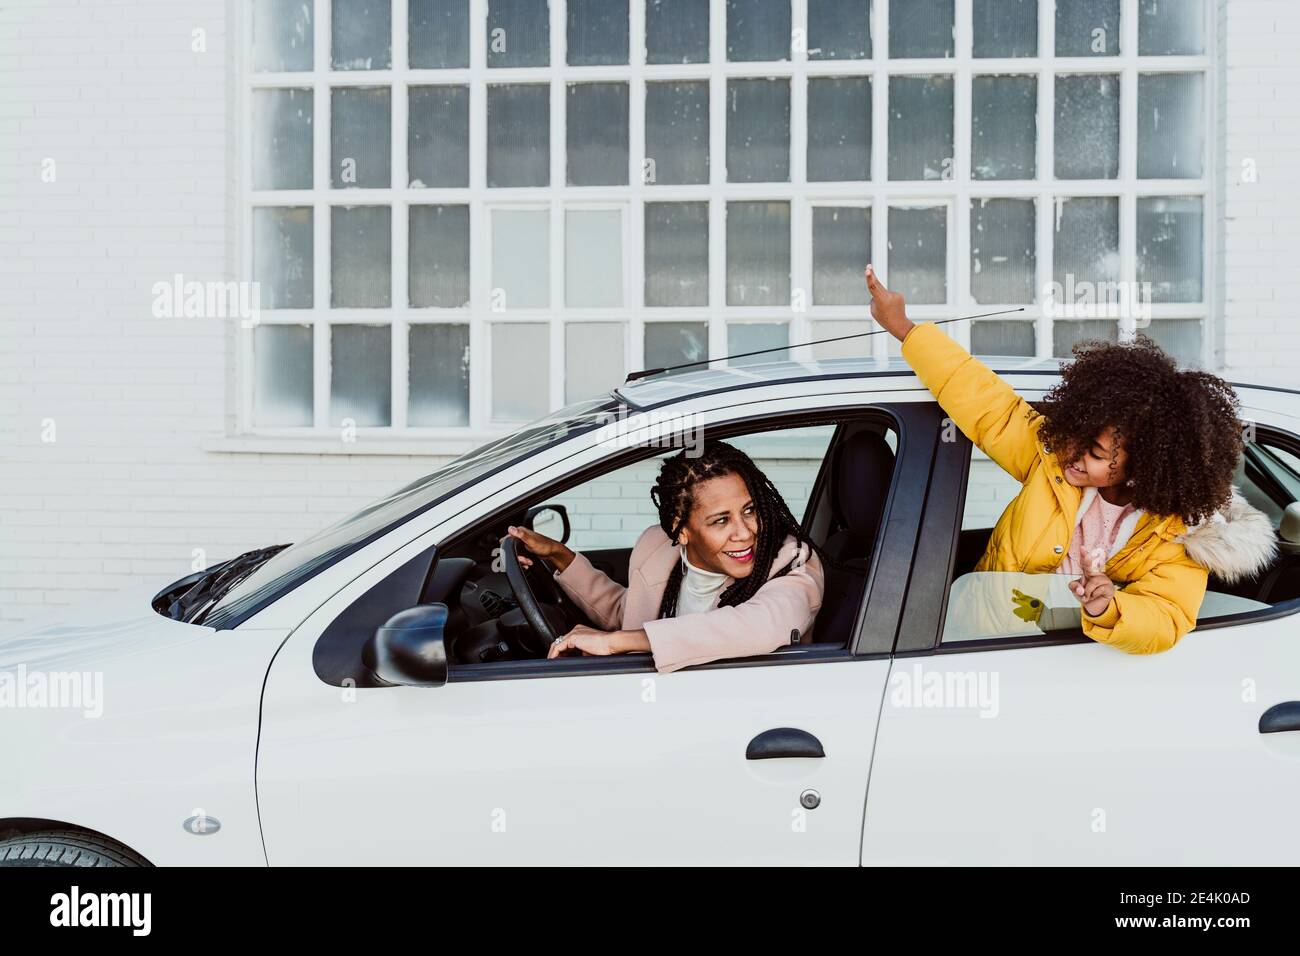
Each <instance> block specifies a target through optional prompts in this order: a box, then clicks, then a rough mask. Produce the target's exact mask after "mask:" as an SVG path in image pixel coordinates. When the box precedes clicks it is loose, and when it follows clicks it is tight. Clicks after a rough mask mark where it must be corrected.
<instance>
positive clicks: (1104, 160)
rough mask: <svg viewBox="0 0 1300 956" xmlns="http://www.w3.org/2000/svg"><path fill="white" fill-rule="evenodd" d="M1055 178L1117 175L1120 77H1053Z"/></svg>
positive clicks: (1107, 75) (1111, 177)
mask: <svg viewBox="0 0 1300 956" xmlns="http://www.w3.org/2000/svg"><path fill="white" fill-rule="evenodd" d="M1055 136H1056V139H1055V143H1056V145H1055V153H1056V178H1057V179H1114V178H1115V177H1116V176H1118V175H1119V77H1118V76H1115V75H1113V74H1110V73H1102V74H1077V75H1071V76H1058V77H1057V78H1056V131H1055Z"/></svg>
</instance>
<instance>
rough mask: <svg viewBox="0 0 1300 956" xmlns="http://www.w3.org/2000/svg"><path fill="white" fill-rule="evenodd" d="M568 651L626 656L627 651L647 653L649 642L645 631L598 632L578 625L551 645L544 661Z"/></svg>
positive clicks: (593, 654) (596, 655) (595, 654)
mask: <svg viewBox="0 0 1300 956" xmlns="http://www.w3.org/2000/svg"><path fill="white" fill-rule="evenodd" d="M570 650H576V651H581V652H582V653H583V654H586V655H590V656H595V657H604V656H606V655H608V654H626V653H627V652H628V651H648V650H650V641H649V639H648V638H647V637H646V634H645V631H598V630H596V629H595V628H593V627H587V626H586V625H584V624H579V625H578V626H577V627H575V628H574V629H573V630H571V631H570V632H569V633H568V634H566V635H564V637H562V638H560V639H559V640H558V641H556V642H555V643H554V644H552V645H551V649H550V650H549V651H547V652H546V659H547V660H552V659H554V658H556V657H559V656H560V654H562V653H563V652H564V651H570Z"/></svg>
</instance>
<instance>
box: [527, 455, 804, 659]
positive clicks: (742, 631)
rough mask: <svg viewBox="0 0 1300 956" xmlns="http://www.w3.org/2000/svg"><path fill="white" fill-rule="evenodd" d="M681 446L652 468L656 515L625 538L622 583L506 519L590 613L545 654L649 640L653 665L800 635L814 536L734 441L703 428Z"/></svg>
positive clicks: (758, 648) (726, 654) (759, 649)
mask: <svg viewBox="0 0 1300 956" xmlns="http://www.w3.org/2000/svg"><path fill="white" fill-rule="evenodd" d="M689 455H690V452H689V450H684V451H682V452H679V453H678V454H676V455H673V456H672V457H670V458H668V459H666V460H665V461H664V463H663V465H662V466H661V468H660V472H659V478H658V481H657V482H656V483H655V486H654V488H653V489H652V491H651V498H652V499H653V500H654V503H655V506H656V508H657V509H658V512H659V523H658V525H655V526H651V527H649V528H647V529H646V530H645V531H644V532H643V533H642V534H641V537H640V538H639V539H638V541H637V543H636V546H635V547H634V548H633V549H632V555H631V558H630V562H629V571H628V586H627V587H624V586H623V585H621V584H619V583H618V582H616V581H614V580H613V579H612V578H610V577H609V576H608V575H607V574H605V573H604V572H603V571H600V570H598V569H597V568H595V567H594V566H593V565H592V564H591V562H590V561H588V560H587V559H586V558H585V557H583V556H582V555H581V554H579V553H576V552H574V551H572V550H570V549H569V548H568V547H566V546H565V545H564V544H562V543H560V542H558V541H554V540H552V539H550V538H547V537H546V536H544V535H540V534H537V533H536V532H533V531H530V530H528V529H527V528H518V527H512V528H511V529H510V532H509V533H510V534H511V535H513V536H514V537H517V538H519V539H520V540H521V541H522V542H523V543H524V545H525V546H526V547H527V548H528V549H529V550H530V551H531V552H532V553H533V554H535V555H537V556H538V557H544V558H547V559H550V560H551V561H552V562H553V563H554V564H555V565H556V567H557V569H558V570H557V572H556V574H555V580H556V581H557V582H558V583H559V584H560V586H561V587H562V588H563V589H564V591H565V593H566V594H567V595H568V596H569V597H570V598H572V599H573V600H574V601H575V602H576V603H577V604H578V605H579V606H580V607H581V608H582V610H583V611H584V612H585V613H586V614H587V616H588V618H589V619H590V620H591V621H592V622H593V623H595V624H596V627H594V628H593V627H587V626H582V625H580V626H578V627H575V628H573V629H572V630H571V631H569V632H568V633H567V634H566V635H564V636H563V637H561V638H559V639H557V640H556V642H555V644H554V645H552V647H551V649H550V653H549V656H550V657H552V658H554V657H557V656H559V655H560V654H562V653H565V652H567V651H574V652H578V653H583V654H595V655H606V654H619V653H626V652H629V651H650V652H651V653H652V654H653V655H654V660H655V667H656V668H657V669H658V670H659V671H660V672H661V673H662V672H667V671H673V670H677V669H679V668H682V667H686V666H689V665H691V664H700V663H704V662H706V661H712V660H719V659H722V658H730V657H747V656H750V655H754V654H766V653H769V652H771V651H774V650H776V649H777V648H778V647H782V646H784V645H786V644H791V643H799V642H801V641H804V640H807V638H808V634H809V632H810V630H811V628H812V623H813V619H814V618H815V617H816V615H817V611H818V610H819V609H820V607H821V602H822V593H823V589H824V574H823V569H822V562H821V559H820V558H819V556H818V553H817V548H816V546H815V545H814V544H813V543H812V541H811V540H809V539H808V537H807V536H806V535H805V533H804V532H803V530H802V529H801V527H800V525H799V522H798V520H796V519H795V517H794V516H793V515H792V514H791V512H790V509H789V507H788V506H787V505H786V503H785V500H784V499H783V498H782V497H781V494H780V492H778V491H777V490H776V487H775V486H774V485H773V484H772V482H771V480H770V479H768V477H767V476H766V475H765V474H763V472H762V471H760V470H759V469H758V467H757V466H756V465H755V464H754V462H753V461H752V460H751V459H750V458H749V456H748V455H746V454H745V453H744V452H742V451H740V450H739V449H738V448H736V447H734V446H733V445H730V444H727V443H726V442H722V441H717V440H709V441H706V442H705V443H704V447H703V450H702V453H701V454H699V455H698V456H694V457H690V456H689ZM526 560H527V559H522V558H521V561H526ZM615 628H617V630H615Z"/></svg>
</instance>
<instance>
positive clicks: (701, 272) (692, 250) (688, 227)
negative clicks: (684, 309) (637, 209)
mask: <svg viewBox="0 0 1300 956" xmlns="http://www.w3.org/2000/svg"><path fill="white" fill-rule="evenodd" d="M645 304H646V305H649V306H689V305H708V304H709V204H708V203H706V202H648V203H646V204H645Z"/></svg>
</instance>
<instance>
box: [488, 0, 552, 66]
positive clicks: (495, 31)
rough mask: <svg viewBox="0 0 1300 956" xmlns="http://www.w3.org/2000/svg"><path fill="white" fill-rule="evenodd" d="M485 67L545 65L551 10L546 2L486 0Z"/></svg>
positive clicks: (547, 52)
mask: <svg viewBox="0 0 1300 956" xmlns="http://www.w3.org/2000/svg"><path fill="white" fill-rule="evenodd" d="M486 39H487V65H488V66H548V65H549V64H550V62H551V11H550V4H549V3H547V2H546V0H488V5H487V37H486Z"/></svg>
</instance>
